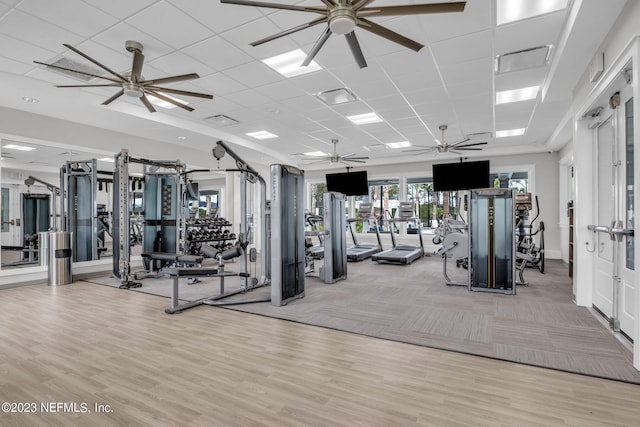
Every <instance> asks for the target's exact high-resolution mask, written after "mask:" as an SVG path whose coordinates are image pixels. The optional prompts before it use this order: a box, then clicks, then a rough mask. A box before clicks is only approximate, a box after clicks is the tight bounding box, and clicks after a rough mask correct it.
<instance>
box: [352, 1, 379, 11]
mask: <svg viewBox="0 0 640 427" xmlns="http://www.w3.org/2000/svg"><path fill="white" fill-rule="evenodd" d="M372 1H374V0H354V1H353V2H352V6H353V10H356V11H358V10H360V9H362V8H363V7H365V6H366V5H368V4H369V3H371V2H372Z"/></svg>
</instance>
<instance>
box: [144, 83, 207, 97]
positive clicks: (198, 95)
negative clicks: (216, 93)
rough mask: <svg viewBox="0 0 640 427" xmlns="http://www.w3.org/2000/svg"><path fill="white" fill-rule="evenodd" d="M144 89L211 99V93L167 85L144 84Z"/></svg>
mask: <svg viewBox="0 0 640 427" xmlns="http://www.w3.org/2000/svg"><path fill="white" fill-rule="evenodd" d="M144 88H145V89H151V90H155V91H160V92H166V93H173V94H176V95H184V96H194V97H196V98H206V99H213V95H209V94H208V93H199V92H189V91H187V90H180V89H171V88H169V87H160V86H147V85H145V86H144Z"/></svg>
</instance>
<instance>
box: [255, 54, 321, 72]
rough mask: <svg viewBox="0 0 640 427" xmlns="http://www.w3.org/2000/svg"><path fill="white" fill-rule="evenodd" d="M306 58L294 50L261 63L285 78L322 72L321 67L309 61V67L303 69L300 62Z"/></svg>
mask: <svg viewBox="0 0 640 427" xmlns="http://www.w3.org/2000/svg"><path fill="white" fill-rule="evenodd" d="M306 57H307V54H306V53H304V52H303V51H302V50H300V49H296V50H292V51H291V52H287V53H283V54H281V55H276V56H272V57H271V58H266V59H263V60H262V62H264V63H265V64H266V65H268V66H269V67H271V68H273V69H274V70H276V71H277V72H278V73H280V74H282V75H283V76H285V77H287V78H289V77H295V76H300V75H302V74H307V73H312V72H314V71H318V70H322V67H321V66H320V65H318V63H317V62H315V61H311V63H310V64H309V65H307V66H306V67H303V66H302V62H303V61H304V59H305V58H306Z"/></svg>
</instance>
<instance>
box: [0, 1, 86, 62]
mask: <svg viewBox="0 0 640 427" xmlns="http://www.w3.org/2000/svg"><path fill="white" fill-rule="evenodd" d="M25 28H28V29H29V31H24V29H25ZM0 33H3V34H6V35H8V36H11V37H16V38H19V39H20V40H23V41H25V42H27V43H30V44H33V45H36V46H39V47H41V48H43V49H48V50H50V51H53V52H57V51H59V50H60V49H61V46H60V45H61V43H70V44H77V43H80V41H82V37H81V36H79V35H77V34H75V33H72V32H71V31H67V30H65V29H62V28H61V27H58V26H56V25H52V24H50V23H48V22H46V21H43V20H41V19H38V18H36V17H34V16H31V15H29V14H27V13H24V12H22V11H19V10H17V9H13V10H12V11H10V12H9V13H7V14H6V15H4V16H3V17H2V18H1V19H0Z"/></svg>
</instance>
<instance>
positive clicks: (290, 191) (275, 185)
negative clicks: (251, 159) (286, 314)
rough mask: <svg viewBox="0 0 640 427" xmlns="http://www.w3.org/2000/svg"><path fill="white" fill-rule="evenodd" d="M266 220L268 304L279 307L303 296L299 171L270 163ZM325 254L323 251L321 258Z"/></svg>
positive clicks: (303, 235) (301, 172)
mask: <svg viewBox="0 0 640 427" xmlns="http://www.w3.org/2000/svg"><path fill="white" fill-rule="evenodd" d="M325 220H326V218H325ZM270 223H271V239H270V244H271V280H272V284H271V304H272V305H274V306H282V305H286V304H287V303H289V302H290V301H292V300H295V299H298V298H302V297H304V278H305V277H304V263H305V254H304V251H305V233H304V223H305V214H304V172H303V171H302V170H300V169H298V168H295V167H293V166H288V165H271V221H270ZM325 225H326V223H325ZM326 240H328V239H325V244H326ZM265 245H268V243H265ZM329 255H330V254H329V253H328V252H327V251H326V250H325V259H326V257H327V256H329Z"/></svg>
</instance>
